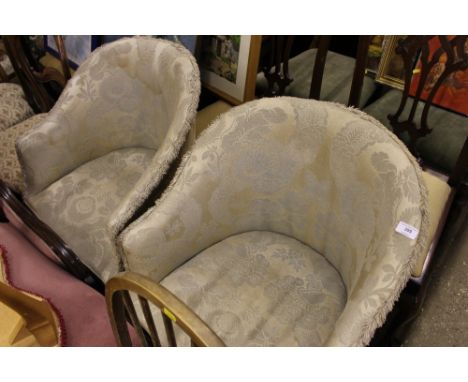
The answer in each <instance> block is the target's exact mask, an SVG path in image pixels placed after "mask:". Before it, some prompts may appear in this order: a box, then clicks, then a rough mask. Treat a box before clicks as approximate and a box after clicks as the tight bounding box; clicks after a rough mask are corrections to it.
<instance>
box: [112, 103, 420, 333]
mask: <svg viewBox="0 0 468 382" xmlns="http://www.w3.org/2000/svg"><path fill="white" fill-rule="evenodd" d="M400 222H402V223H403V224H404V223H406V224H408V225H409V226H412V227H414V231H419V236H417V237H416V236H414V237H413V238H412V239H410V238H408V237H405V236H403V235H401V234H399V233H397V232H395V230H396V228H397V226H398V225H399V223H400ZM427 229H428V216H427V195H426V189H425V186H424V183H423V181H422V178H421V171H420V168H419V166H418V164H417V162H416V161H415V159H414V158H413V157H412V156H411V154H410V153H409V152H408V150H407V149H406V148H405V146H404V145H403V144H402V143H401V142H400V141H399V140H398V138H397V137H395V136H394V135H393V134H392V133H390V132H389V131H388V130H387V129H386V128H385V127H384V126H383V125H381V124H380V123H378V122H377V121H375V120H374V119H372V118H371V117H369V116H367V115H365V114H364V113H362V112H359V111H356V110H354V109H347V108H345V107H344V106H339V105H336V104H330V103H326V102H320V101H313V100H302V99H296V98H287V97H280V98H275V99H262V100H258V101H253V102H250V103H248V104H245V105H242V106H239V107H236V108H234V109H232V110H231V111H229V112H227V113H226V114H224V115H223V116H222V117H221V118H220V119H219V120H217V121H216V122H215V123H213V125H211V127H210V128H208V129H207V130H206V131H205V133H204V134H202V136H201V137H200V138H199V139H198V141H197V142H196V144H195V146H194V147H193V150H192V151H191V153H190V155H188V156H187V157H186V159H185V161H184V162H183V163H182V165H181V167H180V168H179V171H178V173H177V174H176V176H175V179H174V182H173V183H172V185H171V186H170V187H169V189H168V190H167V191H166V193H165V194H164V195H163V196H162V198H161V199H160V200H159V201H158V202H157V205H156V206H155V207H154V208H153V209H152V210H149V211H148V212H147V213H146V214H145V215H143V216H142V217H141V218H140V219H139V220H138V221H136V222H135V223H133V224H132V225H131V226H130V227H129V228H128V229H127V230H126V231H124V232H123V234H122V236H121V240H122V244H123V249H124V256H125V258H124V261H125V264H126V267H127V269H128V270H131V271H135V272H138V273H142V274H145V275H148V276H149V277H150V278H151V279H153V280H154V281H156V282H160V281H161V280H162V279H163V278H164V277H166V276H167V275H168V274H169V273H170V272H172V271H173V270H175V269H176V268H178V267H179V266H180V265H182V264H183V263H184V262H186V261H187V260H189V259H190V258H191V257H192V256H195V255H196V254H197V253H199V252H200V251H202V250H204V249H206V248H208V247H210V246H211V245H214V244H215V243H217V242H219V241H221V240H223V239H225V238H227V237H229V236H232V235H235V234H239V233H242V232H248V231H269V232H275V233H280V234H284V235H287V236H290V237H292V238H295V239H297V240H299V241H301V242H302V243H305V244H307V245H308V246H310V247H311V248H313V249H314V250H316V251H317V252H319V253H321V254H322V255H323V256H324V257H325V258H326V259H327V260H328V261H329V262H330V263H331V264H332V265H333V266H334V267H335V268H336V269H337V270H338V271H339V273H340V275H341V277H342V279H343V281H344V284H345V286H346V289H347V293H348V301H353V304H350V305H347V307H346V308H345V312H346V310H347V309H348V310H350V309H356V305H355V304H357V305H358V306H359V309H362V310H368V312H369V311H372V308H373V306H374V307H375V309H377V307H376V305H377V304H375V303H374V304H373V303H372V301H370V300H372V299H376V301H377V300H382V299H383V300H385V301H387V303H386V304H385V308H384V310H387V311H388V310H389V309H390V308H391V304H392V302H393V301H394V300H395V299H396V298H397V296H398V294H399V291H400V290H401V289H402V288H403V287H404V285H405V284H406V282H407V280H408V278H409V275H410V268H411V264H413V263H414V261H415V260H416V258H417V257H418V256H419V255H420V253H421V252H422V250H423V247H424V245H425V243H426V240H427ZM375 269H380V270H381V271H382V272H383V273H384V274H385V275H384V277H382V278H378V279H375V278H374V276H373V271H374V270H375ZM363 290H366V291H369V290H370V291H372V293H370V296H369V295H365V296H364V295H362V294H361V292H362V291H363ZM353 305H354V306H353ZM369 307H370V309H369ZM379 309H380V308H379ZM374 313H375V315H373V316H372V319H371V318H370V317H367V319H368V320H369V321H372V320H375V317H384V314H382V313H381V312H377V311H376V312H374ZM344 315H345V316H347V315H346V314H344ZM369 321H368V322H367V323H366V324H365V325H368V326H369V325H370V326H372V325H371V324H369ZM372 322H373V325H376V323H375V322H374V321H372ZM363 325H364V324H363ZM337 335H339V334H337Z"/></svg>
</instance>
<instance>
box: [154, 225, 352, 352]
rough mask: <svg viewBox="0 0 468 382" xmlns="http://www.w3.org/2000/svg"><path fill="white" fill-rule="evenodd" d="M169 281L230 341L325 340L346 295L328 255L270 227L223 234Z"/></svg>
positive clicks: (291, 343) (267, 343) (168, 285)
mask: <svg viewBox="0 0 468 382" xmlns="http://www.w3.org/2000/svg"><path fill="white" fill-rule="evenodd" d="M161 283H162V285H164V286H165V287H166V288H168V289H169V290H171V291H172V292H173V293H175V294H176V295H177V297H179V298H180V299H181V300H182V301H184V302H185V303H186V304H187V305H188V306H189V307H190V308H192V309H193V310H194V311H195V312H196V313H197V314H198V315H199V316H200V317H201V318H202V319H203V320H205V321H206V322H207V323H208V325H209V326H210V327H211V328H212V329H213V330H214V331H215V332H216V333H217V334H218V335H219V336H220V337H221V339H222V340H223V341H224V342H225V343H226V344H227V345H230V346H319V345H322V344H323V343H324V342H325V340H326V339H327V338H328V336H329V335H330V333H331V332H332V331H333V328H334V323H335V321H336V320H337V319H338V317H339V315H340V314H341V312H342V310H343V308H344V305H345V303H346V288H345V286H344V284H343V281H342V280H341V277H340V275H339V273H338V272H337V270H336V269H335V268H334V267H333V266H332V265H331V264H330V263H329V262H328V261H327V260H326V259H325V257H323V256H322V255H321V254H319V253H318V252H316V251H314V250H313V249H312V248H310V247H309V246H307V245H305V244H302V243H301V242H299V241H298V240H296V239H293V238H290V237H288V236H285V235H282V234H278V233H272V232H267V231H252V232H246V233H242V234H238V235H234V236H231V237H229V238H227V239H225V240H222V241H221V242H219V243H217V244H215V245H213V246H211V247H209V248H207V249H206V250H204V251H202V252H201V253H199V254H198V255H196V256H194V257H193V258H192V259H190V260H189V261H188V262H186V263H185V264H184V265H182V266H181V267H179V268H178V269H176V270H175V271H173V272H172V273H171V274H169V275H168V276H167V277H166V278H164V279H163V280H162V282H161ZM185 345H188V343H185Z"/></svg>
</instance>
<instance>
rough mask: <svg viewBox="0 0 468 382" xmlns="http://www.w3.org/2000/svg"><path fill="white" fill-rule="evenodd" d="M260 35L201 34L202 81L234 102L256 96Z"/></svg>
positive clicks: (200, 59)
mask: <svg viewBox="0 0 468 382" xmlns="http://www.w3.org/2000/svg"><path fill="white" fill-rule="evenodd" d="M261 45H262V36H251V35H225V36H221V35H217V36H200V48H199V50H198V62H199V64H200V73H201V79H202V84H203V86H204V87H205V88H207V89H208V90H210V91H212V92H213V93H215V94H217V95H218V96H220V97H221V98H223V99H225V100H226V101H228V102H229V103H231V104H233V105H239V104H241V103H243V102H247V101H251V100H253V99H254V98H255V84H256V78H257V69H258V64H259V60H260V49H261Z"/></svg>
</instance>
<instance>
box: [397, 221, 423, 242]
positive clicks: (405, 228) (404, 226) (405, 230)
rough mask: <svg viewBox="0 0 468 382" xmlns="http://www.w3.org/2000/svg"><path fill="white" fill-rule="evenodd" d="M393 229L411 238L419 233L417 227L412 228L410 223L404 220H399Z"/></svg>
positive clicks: (414, 237)
mask: <svg viewBox="0 0 468 382" xmlns="http://www.w3.org/2000/svg"><path fill="white" fill-rule="evenodd" d="M395 231H397V232H398V233H399V234H401V235H403V236H405V237H407V238H408V239H412V240H414V239H416V238H417V237H418V234H419V230H418V229H417V228H414V227H413V226H412V225H409V224H408V223H405V222H399V223H398V225H397V226H396V228H395Z"/></svg>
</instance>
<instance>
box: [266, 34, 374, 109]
mask: <svg viewBox="0 0 468 382" xmlns="http://www.w3.org/2000/svg"><path fill="white" fill-rule="evenodd" d="M270 38H271V46H270V55H269V60H267V61H266V63H264V65H263V67H262V71H263V74H264V75H265V78H266V80H267V82H268V89H267V92H266V94H265V95H266V96H267V97H271V96H280V95H283V94H284V91H285V89H286V87H287V86H288V85H289V84H290V83H291V82H293V81H294V78H292V77H291V76H290V74H289V59H290V54H291V48H292V45H293V42H294V36H271V37H270ZM330 41H331V36H316V47H317V56H316V58H315V62H314V67H313V72H312V80H311V84H310V92H309V98H312V99H320V92H321V88H322V80H323V73H324V70H325V63H326V60H327V53H328V49H329V46H330ZM370 41H371V36H359V41H358V47H357V52H356V62H355V65H354V72H353V80H352V83H351V90H350V93H349V98H348V106H353V107H358V106H359V100H360V98H361V92H362V85H363V82H364V75H365V71H366V63H367V51H368V49H369V44H370Z"/></svg>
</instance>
